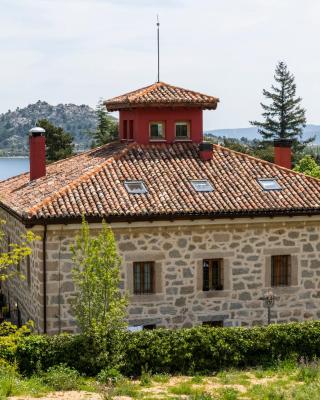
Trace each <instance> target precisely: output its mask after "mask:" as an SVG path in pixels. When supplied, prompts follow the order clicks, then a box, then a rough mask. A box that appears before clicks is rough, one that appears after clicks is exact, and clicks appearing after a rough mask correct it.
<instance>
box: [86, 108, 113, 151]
mask: <svg viewBox="0 0 320 400" xmlns="http://www.w3.org/2000/svg"><path fill="white" fill-rule="evenodd" d="M96 115H97V120H98V123H97V129H96V130H95V131H94V132H90V134H91V135H92V137H93V143H92V147H96V146H102V145H104V144H106V143H109V142H112V141H113V140H115V139H116V138H117V137H118V123H117V122H116V120H114V119H113V118H111V117H110V115H109V113H108V112H107V110H106V107H105V105H104V104H103V102H102V101H101V100H100V101H99V103H98V105H97V107H96Z"/></svg>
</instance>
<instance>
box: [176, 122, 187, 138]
mask: <svg viewBox="0 0 320 400" xmlns="http://www.w3.org/2000/svg"><path fill="white" fill-rule="evenodd" d="M189 136H190V123H189V122H188V121H181V122H176V139H188V138H189Z"/></svg>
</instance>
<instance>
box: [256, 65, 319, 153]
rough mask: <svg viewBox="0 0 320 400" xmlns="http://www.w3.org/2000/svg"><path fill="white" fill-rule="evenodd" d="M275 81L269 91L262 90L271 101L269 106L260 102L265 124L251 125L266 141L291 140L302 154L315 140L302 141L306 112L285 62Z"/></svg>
mask: <svg viewBox="0 0 320 400" xmlns="http://www.w3.org/2000/svg"><path fill="white" fill-rule="evenodd" d="M274 79H275V81H276V84H275V85H272V86H271V90H270V91H269V90H265V89H263V95H264V96H265V97H266V99H267V100H270V101H271V103H269V104H263V103H261V107H262V109H263V113H262V116H263V118H264V122H258V121H251V122H250V123H251V124H252V125H254V126H256V127H257V128H258V131H259V133H260V134H261V135H262V137H263V139H264V140H271V139H291V140H292V141H293V146H294V150H295V151H300V150H302V149H303V148H304V147H305V146H306V144H307V143H310V142H311V141H313V140H314V138H310V139H308V140H307V141H302V140H301V139H302V133H303V128H304V127H305V126H306V116H305V109H303V108H302V107H301V105H300V103H301V100H302V99H301V97H296V84H295V82H294V76H293V75H292V74H291V73H290V72H289V70H288V67H287V65H286V64H285V63H284V62H283V61H280V62H279V63H278V65H277V66H276V70H275V75H274Z"/></svg>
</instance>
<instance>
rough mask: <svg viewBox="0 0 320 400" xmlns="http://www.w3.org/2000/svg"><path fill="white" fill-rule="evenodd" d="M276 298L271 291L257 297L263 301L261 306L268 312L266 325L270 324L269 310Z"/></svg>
mask: <svg viewBox="0 0 320 400" xmlns="http://www.w3.org/2000/svg"><path fill="white" fill-rule="evenodd" d="M278 298H279V296H276V295H275V294H274V293H273V292H272V291H271V290H270V291H269V292H267V293H265V294H264V295H263V296H261V297H259V300H263V305H264V307H266V308H267V310H268V325H270V323H271V308H272V307H273V306H274V303H275V300H276V299H278Z"/></svg>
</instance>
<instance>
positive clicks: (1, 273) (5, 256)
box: [0, 220, 37, 282]
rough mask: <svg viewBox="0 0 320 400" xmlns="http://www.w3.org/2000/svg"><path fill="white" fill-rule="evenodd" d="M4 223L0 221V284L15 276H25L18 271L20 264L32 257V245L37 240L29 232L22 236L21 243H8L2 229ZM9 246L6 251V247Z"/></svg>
mask: <svg viewBox="0 0 320 400" xmlns="http://www.w3.org/2000/svg"><path fill="white" fill-rule="evenodd" d="M2 225H4V221H1V220H0V282H1V281H5V280H7V279H9V278H12V277H13V276H16V275H18V276H19V277H20V278H24V276H23V275H22V274H21V273H20V272H19V271H18V268H17V267H18V265H19V263H20V262H21V261H22V260H23V259H24V258H25V257H27V256H29V255H31V253H32V250H31V247H30V244H31V243H32V242H33V241H34V240H36V239H37V236H35V235H34V234H33V233H32V232H30V231H28V232H27V233H26V234H25V235H22V236H21V243H20V244H16V243H10V244H9V245H8V244H7V243H6V240H5V234H4V232H3V229H2ZM6 246H8V248H7V250H6V251H5V250H4V249H5V247H6Z"/></svg>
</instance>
